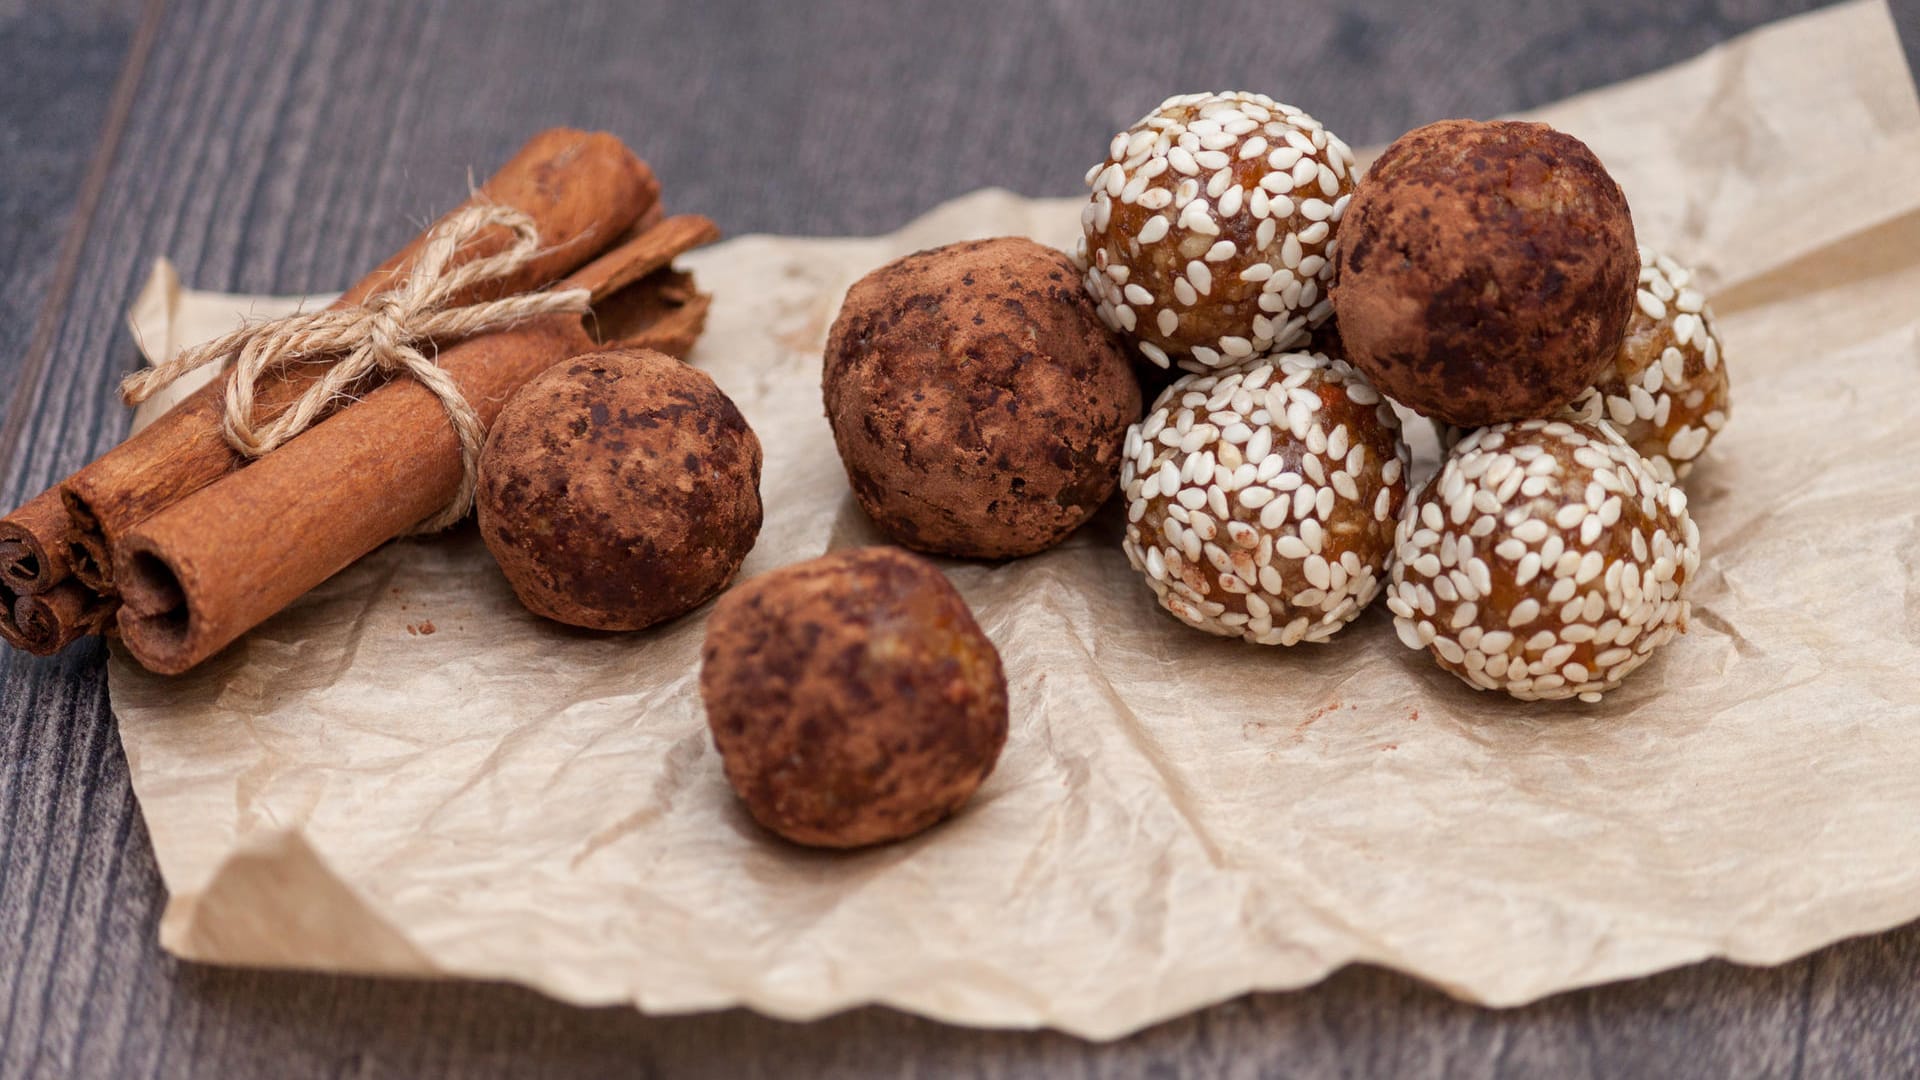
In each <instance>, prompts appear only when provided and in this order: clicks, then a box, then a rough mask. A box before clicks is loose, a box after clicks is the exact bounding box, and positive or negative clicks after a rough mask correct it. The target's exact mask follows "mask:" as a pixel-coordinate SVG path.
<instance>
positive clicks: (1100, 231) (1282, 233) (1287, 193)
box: [1079, 92, 1354, 371]
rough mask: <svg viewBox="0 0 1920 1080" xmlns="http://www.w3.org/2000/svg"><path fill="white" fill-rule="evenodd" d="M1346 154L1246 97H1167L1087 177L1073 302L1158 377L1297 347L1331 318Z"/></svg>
mask: <svg viewBox="0 0 1920 1080" xmlns="http://www.w3.org/2000/svg"><path fill="white" fill-rule="evenodd" d="M1353 181H1354V175H1353V153H1352V151H1350V150H1348V149H1347V144H1345V143H1343V142H1341V141H1340V140H1339V139H1337V138H1335V137H1334V136H1333V135H1332V134H1330V133H1328V132H1327V130H1326V129H1325V128H1323V127H1321V126H1320V123H1319V121H1317V120H1315V119H1314V118H1313V117H1311V116H1308V115H1307V114H1306V113H1303V112H1301V111H1300V110H1299V109H1296V108H1294V107H1293V106H1291V105H1284V104H1281V103H1280V102H1277V101H1274V100H1273V99H1272V98H1269V97H1265V96H1263V95H1260V94H1249V93H1244V92H1238V93H1226V94H1189V95H1187V96H1185V97H1174V98H1168V99H1167V100H1166V101H1164V102H1162V103H1161V105H1160V107H1159V108H1158V109H1155V110H1154V111H1153V112H1152V113H1150V114H1148V115H1147V116H1146V117H1145V118H1143V119H1142V120H1141V121H1140V122H1139V123H1137V124H1135V125H1134V126H1133V127H1131V128H1129V129H1127V130H1126V131H1123V132H1121V133H1120V134H1118V135H1115V136H1114V137H1113V144H1112V145H1111V146H1109V147H1108V148H1107V159H1106V160H1105V161H1103V162H1101V163H1100V164H1098V165H1095V166H1094V167H1093V169H1092V170H1091V171H1089V172H1088V173H1087V184H1088V186H1089V187H1091V188H1092V189H1093V196H1092V199H1091V200H1090V201H1089V202H1088V204H1087V207H1086V209H1085V210H1084V211H1082V212H1081V215H1080V222H1081V226H1082V232H1083V234H1084V235H1083V236H1082V238H1081V242H1082V244H1083V245H1084V248H1083V249H1082V250H1081V251H1080V252H1079V254H1080V256H1081V257H1082V259H1083V260H1084V262H1085V264H1086V267H1087V276H1086V286H1087V292H1088V294H1090V295H1091V296H1092V297H1093V298H1094V300H1096V301H1097V302H1098V303H1099V311H1100V317H1101V318H1102V319H1105V320H1106V322H1107V325H1108V326H1111V327H1113V328H1114V329H1116V330H1120V331H1123V332H1125V333H1127V334H1129V335H1131V336H1132V337H1133V339H1134V340H1135V341H1136V342H1137V343H1138V344H1139V347H1140V351H1141V352H1142V353H1144V354H1146V356H1147V358H1148V359H1150V360H1152V361H1153V362H1154V363H1156V364H1158V365H1159V366H1161V367H1163V368H1164V367H1167V366H1168V365H1169V364H1177V365H1178V366H1180V367H1182V368H1184V369H1186V370H1188V371H1207V370H1211V369H1214V368H1220V367H1227V366H1231V365H1233V364H1237V363H1239V362H1240V361H1242V360H1245V359H1247V358H1248V357H1252V356H1257V355H1261V354H1264V353H1268V352H1276V351H1280V350H1285V349H1290V348H1297V347H1299V346H1300V345H1301V344H1302V343H1303V342H1305V341H1306V340H1307V333H1308V331H1309V330H1310V329H1311V328H1313V327H1316V326H1319V325H1320V324H1321V323H1323V322H1325V321H1326V320H1327V317H1328V316H1329V315H1330V314H1332V312H1333V307H1332V305H1331V304H1329V303H1328V302H1327V286H1328V283H1329V282H1330V281H1331V280H1332V278H1333V263H1332V259H1333V255H1334V250H1335V247H1334V237H1335V236H1336V235H1337V234H1338V233H1339V231H1340V219H1341V217H1342V216H1343V215H1344V214H1345V213H1346V209H1347V199H1348V198H1349V197H1350V195H1351V194H1352V191H1353Z"/></svg>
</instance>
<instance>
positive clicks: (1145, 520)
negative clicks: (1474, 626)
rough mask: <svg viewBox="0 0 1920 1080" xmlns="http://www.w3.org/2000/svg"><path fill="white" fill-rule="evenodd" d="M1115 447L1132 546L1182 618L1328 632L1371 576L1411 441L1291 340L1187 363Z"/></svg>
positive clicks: (1285, 631) (1355, 603)
mask: <svg viewBox="0 0 1920 1080" xmlns="http://www.w3.org/2000/svg"><path fill="white" fill-rule="evenodd" d="M1123 454H1124V457H1123V461H1122V463H1121V467H1120V487H1121V491H1122V492H1123V493H1124V495H1125V497H1126V500H1127V534H1126V540H1125V542H1124V544H1123V547H1124V548H1125V550H1126V553H1127V559H1128V561H1130V562H1131V563H1132V564H1133V566H1134V569H1136V570H1139V571H1140V572H1141V573H1143V574H1144V575H1146V578H1147V583H1148V585H1150V586H1151V587H1152V588H1153V591H1154V593H1155V595H1157V596H1158V597H1159V599H1160V604H1161V606H1162V607H1165V608H1166V609H1167V610H1168V611H1169V612H1172V613H1173V614H1174V615H1175V616H1176V617H1178V618H1179V619H1180V620H1181V621H1183V622H1185V623H1187V624H1188V625H1190V626H1193V627H1195V628H1197V629H1200V630H1205V631H1207V632H1208V633H1211V634H1219V635H1222V636H1226V637H1235V636H1237V637H1241V638H1244V639H1245V640H1247V641H1251V642H1254V643H1256V644H1261V645H1293V644H1297V643H1299V642H1301V641H1313V642H1323V641H1326V640H1327V639H1328V638H1330V637H1332V636H1333V634H1334V633H1335V632H1336V631H1338V630H1339V629H1340V628H1341V627H1342V626H1345V625H1346V624H1347V623H1348V622H1351V621H1352V620H1353V619H1354V618H1355V617H1356V616H1357V615H1359V614H1360V612H1361V611H1362V610H1364V609H1365V608H1366V606H1367V605H1368V604H1369V603H1371V602H1372V601H1373V598H1374V596H1375V595H1376V594H1377V593H1378V592H1379V590H1380V586H1381V575H1382V573H1383V571H1384V570H1385V568H1386V564H1387V561H1388V558H1389V557H1390V556H1391V554H1392V550H1393V530H1394V521H1395V518H1396V517H1397V516H1398V515H1399V512H1400V508H1401V505H1402V504H1403V503H1404V502H1405V501H1406V496H1407V467H1408V458H1409V454H1408V450H1407V445H1406V443H1405V442H1403V441H1402V440H1401V438H1400V423H1399V420H1398V418H1397V417H1396V416H1395V415H1394V412H1393V408H1392V406H1390V405H1389V404H1387V402H1386V401H1385V400H1383V399H1382V398H1381V397H1380V395H1379V394H1377V393H1375V392H1374V390H1373V388H1372V387H1371V386H1368V385H1367V382H1366V380H1364V379H1362V378H1361V377H1360V376H1359V375H1358V374H1357V373H1356V372H1355V371H1354V370H1353V369H1352V368H1351V367H1349V366H1348V365H1347V364H1346V363H1344V362H1342V361H1338V360H1330V359H1328V358H1327V357H1326V356H1324V355H1319V354H1308V353H1288V354H1284V355H1278V356H1268V357H1261V358H1259V359H1256V360H1251V361H1248V362H1247V363H1245V364H1243V365H1240V366H1238V367H1235V368H1232V369H1229V370H1225V371H1220V372H1213V373H1207V374H1194V375H1188V376H1186V377H1184V378H1182V379H1180V380H1179V381H1178V382H1176V383H1174V384H1173V385H1172V386H1171V387H1169V388H1167V390H1166V391H1164V392H1163V393H1162V394H1161V395H1160V397H1159V399H1158V400H1157V401H1155V402H1154V407H1153V410H1152V411H1151V412H1149V413H1148V414H1147V416H1146V418H1145V419H1143V420H1141V421H1140V422H1139V423H1137V424H1135V425H1133V427H1132V428H1131V429H1129V430H1128V432H1127V442H1126V447H1125V450H1124V451H1123Z"/></svg>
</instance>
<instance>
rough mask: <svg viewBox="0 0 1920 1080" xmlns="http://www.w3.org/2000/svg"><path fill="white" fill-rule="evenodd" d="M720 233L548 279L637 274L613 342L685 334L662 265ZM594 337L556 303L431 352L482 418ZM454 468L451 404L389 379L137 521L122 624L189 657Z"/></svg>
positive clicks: (150, 655)
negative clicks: (553, 310)
mask: <svg viewBox="0 0 1920 1080" xmlns="http://www.w3.org/2000/svg"><path fill="white" fill-rule="evenodd" d="M717 235H718V233H717V230H715V229H714V228H713V225H712V223H711V222H708V221H706V220H705V219H701V218H669V219H667V220H666V221H664V222H662V223H661V224H660V225H659V226H657V227H656V228H655V229H653V230H651V231H649V232H648V233H646V234H644V235H642V236H640V237H637V238H634V239H632V240H629V241H628V242H626V243H624V244H623V245H621V246H620V247H619V248H616V249H615V250H614V251H613V252H610V253H609V255H608V258H607V259H602V260H599V261H597V262H595V263H594V264H592V265H590V266H588V267H586V268H583V269H582V270H581V271H580V272H578V273H576V274H575V275H573V276H572V277H570V278H569V279H567V280H566V281H564V282H562V283H560V285H559V286H558V287H561V288H586V289H588V290H589V291H591V292H594V293H595V300H596V302H598V301H601V300H616V297H610V296H608V295H607V293H608V291H609V290H618V289H619V288H620V286H621V285H623V284H625V283H626V282H630V281H632V282H636V284H634V285H632V286H629V290H633V289H637V290H642V292H653V293H657V294H659V295H657V296H655V297H652V298H646V297H642V298H641V299H638V300H634V299H630V298H628V297H617V302H618V303H619V304H621V305H625V304H629V303H630V304H632V305H633V307H634V308H635V309H636V310H639V311H646V312H650V313H651V314H650V315H649V316H647V317H644V318H639V319H636V320H635V321H634V322H632V323H631V324H623V325H622V326H621V327H619V329H620V330H621V331H623V332H624V334H623V336H621V337H620V338H619V340H623V341H624V340H627V339H629V338H632V337H635V336H644V335H647V334H650V333H654V332H655V331H656V330H660V332H662V333H663V334H667V335H680V336H683V337H684V338H685V340H686V341H687V342H689V343H690V342H691V340H692V337H693V336H696V335H697V333H698V322H697V319H698V318H700V317H703V316H704V312H705V298H704V297H699V296H698V295H697V294H691V293H690V290H689V291H688V295H687V296H686V297H685V298H684V300H680V301H676V300H675V299H674V296H675V295H676V294H677V293H678V292H679V291H681V290H687V289H688V285H689V283H688V282H687V281H686V280H685V279H684V278H683V277H682V276H680V275H676V274H675V273H674V272H673V271H672V270H671V269H669V268H668V264H670V263H671V261H672V259H673V257H674V256H675V255H677V254H678V253H679V252H681V251H684V250H687V249H688V248H690V247H693V246H695V245H697V244H700V243H706V242H708V241H710V240H712V239H713V238H714V237H715V236H717ZM609 260H611V261H609ZM688 309H692V310H693V311H694V312H695V315H694V318H695V320H696V321H695V322H693V323H692V324H691V333H688V330H689V324H688V323H687V322H686V319H687V316H686V314H685V313H686V312H687V311H688ZM586 321H587V323H588V324H591V323H592V322H593V317H592V316H591V315H589V316H587V320H586ZM596 347H598V345H597V341H596V338H595V336H594V335H592V334H590V333H589V332H588V330H587V329H586V326H585V325H583V320H582V318H581V317H580V316H578V315H552V316H544V317H541V318H538V319H532V320H528V321H527V322H525V323H522V324H521V325H519V326H517V327H514V328H512V329H510V330H506V331H502V332H498V333H492V334H486V335H482V336H479V337H475V338H471V339H468V340H466V341H463V342H460V343H458V344H455V345H452V346H449V347H448V348H446V349H443V350H442V351H441V353H440V356H439V364H440V367H441V368H443V369H444V370H445V371H446V372H447V373H448V374H449V375H451V376H452V377H453V378H454V380H455V381H456V382H457V383H458V384H459V386H460V391H461V393H462V394H463V395H464V396H465V397H466V399H467V401H468V403H469V404H471V405H472V406H473V408H474V411H475V412H476V413H478V414H479V417H480V420H481V422H482V423H483V424H485V425H491V424H492V423H493V419H494V417H495V416H497V415H498V414H499V411H500V408H501V406H503V405H504V404H505V403H506V401H507V399H508V398H509V397H511V396H512V394H513V392H514V391H515V390H518V389H519V388H520V386H521V385H522V384H523V383H525V382H526V381H527V380H528V379H530V378H532V377H533V376H534V375H537V374H539V373H540V372H541V371H543V370H545V369H546V368H547V367H548V366H550V365H552V364H555V363H558V362H559V361H561V360H564V359H566V358H567V357H569V356H573V355H576V354H578V353H581V352H586V351H589V350H591V349H594V348H596ZM460 478H461V460H460V442H459V439H458V438H457V437H456V436H455V434H454V431H453V428H452V426H451V425H450V424H449V423H448V420H447V415H446V410H445V408H444V407H443V406H442V405H441V403H440V401H439V400H438V399H437V398H435V397H434V396H433V394H432V393H430V392H429V391H428V390H427V389H426V388H425V387H423V386H421V385H420V384H419V383H417V382H414V381H413V380H411V379H407V378H404V377H402V378H397V379H395V380H394V381H392V382H389V383H387V384H385V385H383V386H381V387H380V388H378V389H376V390H373V391H372V392H371V393H369V394H367V395H366V397H365V398H364V399H363V400H361V401H360V402H359V403H358V404H356V405H354V406H353V407H352V408H349V409H343V410H341V411H339V412H338V413H335V414H334V415H333V416H331V417H329V418H328V419H327V420H325V421H323V422H322V423H320V424H319V425H317V426H315V427H313V428H310V429H309V430H307V431H306V432H304V433H303V434H301V435H300V436H298V437H296V438H295V439H293V440H292V441H290V442H288V443H287V444H286V445H284V446H282V447H280V448H279V449H277V450H275V451H273V452H272V453H270V454H267V455H266V456H264V457H262V458H260V459H259V460H258V461H255V462H254V463H253V464H251V465H249V466H248V467H247V468H245V469H242V470H239V471H237V472H234V473H232V474H231V475H228V476H226V477H224V478H222V479H220V480H219V481H218V482H217V483H214V484H212V485H209V486H207V487H205V488H203V489H202V490H200V491H199V492H196V493H195V494H193V495H191V496H189V497H187V498H185V499H183V500H181V501H180V502H178V503H176V504H175V505H173V506H171V507H168V508H167V509H165V510H163V511H161V512H160V513H158V514H155V515H153V516H152V517H150V518H148V519H147V520H146V521H144V522H142V523H140V524H139V525H137V526H136V527H134V528H133V529H131V530H130V531H129V532H128V533H127V534H126V535H125V537H124V538H123V539H122V541H121V543H120V544H119V545H118V547H117V552H116V560H117V561H116V571H117V573H118V576H119V580H120V584H121V590H122V597H123V600H124V601H125V603H124V606H123V607H122V608H121V609H120V614H119V619H118V625H119V628H120V632H121V635H122V638H123V640H124V641H125V643H126V645H127V648H128V649H129V651H131V652H132V654H133V657H134V659H135V660H137V661H139V663H140V664H141V665H142V666H144V667H146V668H147V669H149V670H151V671H156V672H159V673H161V674H169V675H172V674H178V673H180V672H182V671H186V670H187V669H188V668H191V667H193V666H194V665H196V664H198V663H200V662H201V661H202V660H205V659H206V658H207V657H209V656H212V655H213V654H214V653H216V652H218V651H220V650H221V649H222V648H225V647H226V646H227V645H228V644H229V643H230V642H232V641H233V640H234V639H235V638H237V637H239V636H240V635H241V634H243V633H245V632H246V631H248V630H250V629H252V628H253V627H254V626H256V625H258V624H259V623H261V622H263V621H264V620H266V619H267V618H268V617H269V616H271V615H273V614H274V613H276V612H278V611H279V610H280V609H282V608H284V607H286V606H287V605H288V604H290V603H292V602H293V601H294V600H295V599H297V598H299V597H300V596H301V595H303V594H305V593H306V592H307V591H309V590H310V589H312V588H313V587H314V586H316V585H318V584H320V583H321V582H322V581H325V580H326V579H327V578H329V577H331V576H333V575H334V574H335V573H338V572H339V571H340V570H341V569H343V568H345V567H346V566H347V565H348V564H350V563H352V562H353V561H354V560H356V559H358V558H360V557H361V556H363V555H365V554H367V553H368V552H370V551H372V550H373V549H375V548H377V547H379V546H380V545H381V544H383V543H385V542H387V541H388V540H391V539H392V538H394V537H396V536H399V535H401V534H403V533H405V532H407V531H409V530H410V529H412V528H414V527H415V526H417V525H418V524H419V523H420V522H422V521H424V520H426V519H427V518H429V517H431V516H432V515H433V514H435V513H436V512H438V511H439V510H440V508H442V507H444V506H445V505H446V504H447V502H448V501H449V500H450V499H452V498H453V497H454V494H455V492H456V491H457V490H458V488H459V484H460Z"/></svg>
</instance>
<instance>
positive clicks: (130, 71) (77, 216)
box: [0, 0, 166, 484]
mask: <svg viewBox="0 0 1920 1080" xmlns="http://www.w3.org/2000/svg"><path fill="white" fill-rule="evenodd" d="M165 7H166V3H165V0H148V2H147V5H146V7H145V9H144V10H143V11H142V12H141V16H140V26H139V28H138V29H136V30H135V31H134V36H133V46H132V48H130V49H129V50H128V53H127V59H126V63H125V64H123V65H122V66H121V68H120V77H119V78H118V79H116V80H115V81H114V87H113V97H112V98H111V99H109V101H108V104H107V119H106V123H105V124H104V125H103V126H102V128H101V132H100V142H99V144H98V145H97V146H96V147H95V149H94V154H93V160H92V161H91V162H90V163H88V165H87V175H86V177H85V179H83V180H82V181H81V184H80V195H79V198H77V199H76V200H75V201H74V207H73V220H72V222H71V223H69V224H68V226H67V232H66V235H65V236H64V237H62V238H61V240H60V255H59V259H58V261H57V262H55V263H54V271H53V282H52V284H51V285H50V286H49V288H48V289H47V298H46V299H45V300H44V301H42V302H41V305H40V314H39V316H38V317H36V318H35V319H34V324H33V337H32V339H31V340H29V341H28V343H27V356H26V360H25V361H24V362H23V363H22V364H21V370H20V378H19V381H18V382H17V383H16V384H15V387H14V397H13V403H12V404H11V405H10V406H9V407H8V409H7V415H6V419H5V420H4V421H0V484H4V483H6V482H7V478H8V477H9V476H10V475H11V473H12V470H13V464H14V460H15V458H16V457H17V456H18V454H19V451H20V445H19V443H20V440H21V439H22V438H23V437H24V436H25V434H26V428H27V417H28V415H29V410H30V409H31V408H32V407H33V403H34V402H35V400H36V399H38V398H39V396H40V382H41V380H42V379H43V378H45V376H46V372H47V357H48V355H49V354H51V353H52V351H53V341H54V338H55V337H56V336H57V335H58V334H59V331H60V322H61V317H62V316H64V315H65V314H66V310H67V302H68V300H69V299H70V298H71V297H72V295H73V286H74V283H75V282H76V281H78V280H79V277H80V257H81V255H82V254H84V253H85V251H86V246H87V237H88V235H90V234H91V233H92V231H93V218H94V215H95V213H96V212H98V210H99V208H100V196H101V195H102V194H104V193H105V192H106V188H107V177H108V175H109V174H110V173H111V172H112V171H113V160H114V158H115V157H116V156H117V154H118V153H119V149H120V141H121V137H122V136H123V135H124V134H125V133H126V129H127V121H128V120H129V119H130V118H131V117H132V115H133V104H134V99H135V98H136V96H137V95H138V92H139V89H140V78H141V76H142V75H143V74H145V72H146V67H147V57H148V55H149V54H151V53H152V51H153V43H154V41H155V39H157V38H158V37H159V36H160V14H161V12H162V10H163V9H164V8H165Z"/></svg>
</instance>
